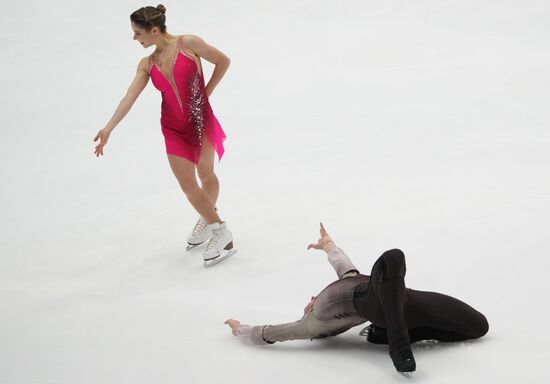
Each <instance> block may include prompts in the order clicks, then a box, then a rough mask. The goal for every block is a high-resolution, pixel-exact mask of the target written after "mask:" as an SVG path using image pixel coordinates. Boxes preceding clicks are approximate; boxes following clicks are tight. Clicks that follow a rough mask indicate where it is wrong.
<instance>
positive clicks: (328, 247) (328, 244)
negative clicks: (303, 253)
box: [307, 223, 336, 253]
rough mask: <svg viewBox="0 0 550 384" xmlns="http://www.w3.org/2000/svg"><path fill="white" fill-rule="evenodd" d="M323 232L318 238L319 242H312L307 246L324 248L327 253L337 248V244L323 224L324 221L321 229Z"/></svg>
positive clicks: (309, 247) (308, 247)
mask: <svg viewBox="0 0 550 384" xmlns="http://www.w3.org/2000/svg"><path fill="white" fill-rule="evenodd" d="M319 232H320V234H321V238H320V239H319V240H317V244H310V245H308V246H307V249H311V248H313V249H322V250H324V251H325V252H326V253H329V252H330V251H332V250H333V249H335V248H336V244H334V241H332V239H331V238H330V236H329V234H328V232H327V230H326V229H325V227H324V226H323V223H321V229H320V230H319Z"/></svg>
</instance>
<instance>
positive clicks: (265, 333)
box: [225, 318, 314, 345]
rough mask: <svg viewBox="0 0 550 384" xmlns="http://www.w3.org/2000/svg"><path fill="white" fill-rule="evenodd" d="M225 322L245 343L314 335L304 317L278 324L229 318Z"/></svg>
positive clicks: (306, 337)
mask: <svg viewBox="0 0 550 384" xmlns="http://www.w3.org/2000/svg"><path fill="white" fill-rule="evenodd" d="M225 324H227V325H229V327H231V331H232V333H233V335H234V336H237V338H238V339H239V340H240V341H242V342H243V343H245V344H255V345H265V344H273V343H275V342H276V341H287V340H297V339H311V338H312V337H314V335H312V334H311V333H310V331H309V330H308V329H307V327H306V326H305V323H304V319H303V318H302V319H300V320H297V321H294V322H292V323H285V324H279V325H255V326H250V325H247V324H241V323H240V321H238V320H234V319H229V320H226V321H225Z"/></svg>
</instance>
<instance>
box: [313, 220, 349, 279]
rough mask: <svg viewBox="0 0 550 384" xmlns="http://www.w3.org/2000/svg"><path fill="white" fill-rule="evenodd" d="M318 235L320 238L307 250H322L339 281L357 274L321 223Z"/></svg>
mask: <svg viewBox="0 0 550 384" xmlns="http://www.w3.org/2000/svg"><path fill="white" fill-rule="evenodd" d="M320 233H321V238H320V239H319V240H318V241H317V244H310V245H308V247H307V249H310V248H313V249H322V250H323V251H325V252H326V253H327V256H328V261H329V263H330V264H331V265H332V267H333V268H334V270H335V271H336V274H337V275H338V278H340V279H342V278H344V277H348V276H355V275H357V274H359V271H358V270H357V268H355V265H353V263H352V262H351V260H350V258H349V257H348V256H347V255H346V253H345V252H344V250H343V249H341V248H339V247H337V246H336V244H335V243H334V241H333V240H332V239H331V237H330V236H329V234H328V232H327V231H326V229H325V227H324V226H323V223H321V229H320Z"/></svg>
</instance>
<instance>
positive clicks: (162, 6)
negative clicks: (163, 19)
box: [157, 4, 166, 15]
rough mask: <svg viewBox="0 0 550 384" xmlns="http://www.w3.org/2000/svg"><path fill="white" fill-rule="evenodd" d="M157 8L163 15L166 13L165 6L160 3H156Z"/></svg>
mask: <svg viewBox="0 0 550 384" xmlns="http://www.w3.org/2000/svg"><path fill="white" fill-rule="evenodd" d="M157 9H158V10H159V11H160V13H162V14H163V15H164V14H166V7H165V6H164V5H162V4H159V5H157Z"/></svg>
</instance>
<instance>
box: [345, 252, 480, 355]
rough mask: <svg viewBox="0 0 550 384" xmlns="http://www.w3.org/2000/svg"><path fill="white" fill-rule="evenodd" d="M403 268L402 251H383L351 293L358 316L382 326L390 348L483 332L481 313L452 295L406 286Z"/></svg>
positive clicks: (475, 336) (471, 337)
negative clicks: (366, 275) (385, 331)
mask: <svg viewBox="0 0 550 384" xmlns="http://www.w3.org/2000/svg"><path fill="white" fill-rule="evenodd" d="M405 272H406V266H405V255H404V254H403V252H402V251H401V250H399V249H392V250H389V251H386V252H384V254H383V255H382V256H380V257H379V258H378V260H377V261H376V263H375V264H374V266H373V267H372V272H371V275H370V280H369V281H368V282H366V283H362V284H359V285H358V286H357V288H356V289H355V291H354V296H353V304H354V306H355V308H356V310H357V312H358V313H359V314H360V315H361V316H363V317H365V318H367V319H369V320H370V321H371V322H372V323H373V324H374V325H375V326H378V327H381V328H386V330H387V338H388V344H389V347H390V351H391V350H393V349H399V348H400V347H401V346H403V345H407V344H408V343H409V342H414V341H418V340H439V341H461V340H467V339H475V338H478V337H481V336H483V335H485V334H486V333H487V331H488V329H489V324H488V323H487V319H486V318H485V316H483V315H482V314H481V313H479V312H478V311H476V310H475V309H474V308H472V307H470V306H469V305H468V304H466V303H463V302H462V301H460V300H457V299H455V298H454V297H451V296H447V295H443V294H441V293H436V292H423V291H417V290H414V289H409V288H406V287H405Z"/></svg>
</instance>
